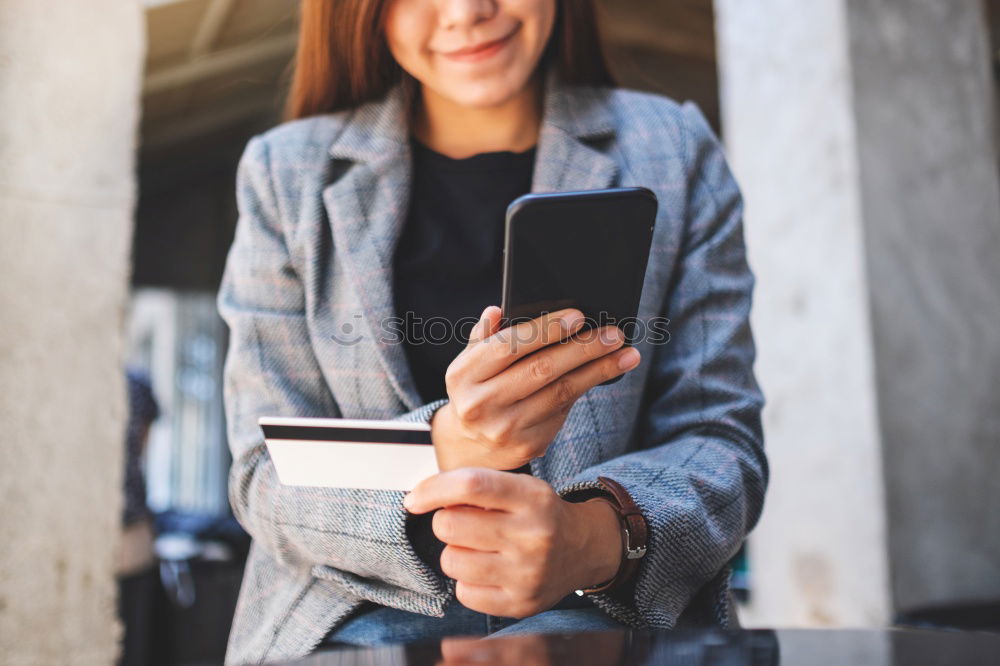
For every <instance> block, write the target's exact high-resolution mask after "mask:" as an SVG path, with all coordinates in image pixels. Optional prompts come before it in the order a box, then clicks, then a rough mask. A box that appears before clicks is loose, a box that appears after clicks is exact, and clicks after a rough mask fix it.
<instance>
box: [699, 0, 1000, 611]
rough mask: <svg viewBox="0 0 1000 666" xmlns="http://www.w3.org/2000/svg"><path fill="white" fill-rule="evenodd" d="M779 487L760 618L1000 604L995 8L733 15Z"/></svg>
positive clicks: (809, 8)
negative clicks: (989, 28) (991, 42)
mask: <svg viewBox="0 0 1000 666" xmlns="http://www.w3.org/2000/svg"><path fill="white" fill-rule="evenodd" d="M715 5H716V22H717V23H716V29H717V34H718V39H719V70H720V78H721V91H722V106H723V130H724V134H725V138H726V143H727V147H728V149H729V155H730V159H731V161H732V164H733V168H734V171H735V172H736V176H737V178H738V179H739V180H740V183H741V185H742V187H743V191H744V195H745V198H746V204H747V218H746V224H747V243H748V247H749V252H750V261H751V265H752V268H753V269H754V271H755V273H756V274H757V276H758V290H757V298H756V305H755V307H756V311H755V313H754V326H755V333H756V336H757V341H758V347H759V363H758V372H759V376H760V379H761V382H762V385H763V388H764V391H765V395H766V396H767V398H768V401H769V402H768V405H767V408H766V413H765V430H766V437H767V446H768V450H769V454H770V457H771V461H772V464H773V476H772V486H771V490H770V493H769V497H768V500H767V505H766V507H765V511H764V517H763V519H762V521H761V524H760V527H759V529H758V530H757V532H756V533H755V534H754V536H753V537H752V538H751V541H750V558H751V568H752V571H753V576H754V590H753V600H752V603H751V606H750V608H749V613H748V614H747V618H748V620H749V621H750V622H753V623H764V624H778V625H805V626H813V625H834V626H836V625H840V626H843V625H877V624H883V623H886V622H888V621H890V620H891V618H892V617H894V616H895V615H896V614H898V613H900V612H908V611H912V610H915V609H919V608H924V607H928V606H938V605H946V604H957V603H966V602H970V601H975V600H980V599H989V598H994V599H995V598H998V597H1000V482H998V480H997V469H1000V446H998V443H1000V345H998V344H997V336H996V328H997V325H998V324H1000V289H998V288H997V286H998V285H1000V261H998V257H1000V193H998V176H997V162H996V155H995V153H994V146H993V142H992V140H991V136H992V107H991V90H992V88H991V86H992V84H991V82H990V79H989V71H988V63H989V56H988V53H987V48H986V40H985V31H984V21H983V16H982V7H981V5H980V3H979V2H974V1H972V0H964V1H961V2H940V1H939V0H813V1H811V2H807V3H804V2H799V1H798V0H759V1H758V2H753V3H747V2H744V1H743V0H716V2H715Z"/></svg>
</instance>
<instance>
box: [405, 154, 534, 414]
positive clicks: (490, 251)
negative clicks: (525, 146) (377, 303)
mask: <svg viewBox="0 0 1000 666" xmlns="http://www.w3.org/2000/svg"><path fill="white" fill-rule="evenodd" d="M411 145H412V148H413V186H412V188H413V189H412V195H411V197H410V208H409V212H408V215H407V218H406V225H405V227H404V229H403V233H402V235H401V237H400V239H399V244H398V245H397V247H396V251H395V255H394V258H393V271H394V284H393V290H394V296H395V308H396V313H397V315H398V316H400V317H403V318H404V321H405V328H404V330H405V331H406V336H405V340H404V347H405V350H406V357H407V360H408V361H409V365H410V369H411V371H412V373H413V378H414V380H415V381H416V385H417V390H418V391H419V392H420V395H421V397H422V398H423V401H424V402H425V403H426V402H431V401H433V400H437V399H438V398H445V397H447V392H446V391H445V384H444V373H445V370H446V369H447V368H448V364H450V363H451V361H452V360H453V359H454V358H455V357H456V356H457V355H458V353H459V352H461V351H462V349H463V348H464V347H465V344H466V342H467V341H468V338H469V333H470V331H471V330H472V326H473V325H474V324H475V322H476V320H477V319H478V317H479V315H480V314H481V313H482V311H483V309H484V308H485V307H486V306H487V305H500V293H501V289H502V278H503V237H504V217H505V215H506V212H507V205H508V204H509V203H510V202H511V201H513V200H514V199H516V198H517V197H519V196H520V195H522V194H526V193H528V192H530V191H531V176H532V171H533V168H534V162H535V149H534V148H531V149H529V150H527V151H525V152H523V153H514V152H511V151H499V152H492V153H479V154H478V155H473V156H472V157H466V158H463V159H454V158H451V157H448V156H447V155H443V154H441V153H438V152H436V151H434V150H431V149H430V148H428V147H427V146H425V145H423V144H422V143H420V142H419V141H417V140H416V139H413V140H411Z"/></svg>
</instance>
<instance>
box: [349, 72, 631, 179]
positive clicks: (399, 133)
mask: <svg viewBox="0 0 1000 666" xmlns="http://www.w3.org/2000/svg"><path fill="white" fill-rule="evenodd" d="M607 97H608V90H607V89H602V88H593V87H589V86H571V85H568V84H566V83H564V82H563V81H562V79H561V77H559V75H558V73H557V70H556V69H555V68H554V67H550V68H548V69H547V70H546V71H545V74H544V101H543V111H542V125H541V133H542V136H540V137H539V150H541V149H542V148H544V145H543V144H544V143H545V141H544V139H545V137H544V134H545V132H546V130H548V131H549V133H552V132H554V131H555V132H562V133H565V134H567V135H569V136H571V137H574V138H576V139H581V140H584V141H588V140H594V139H601V138H608V137H611V136H613V135H614V133H615V123H614V116H613V114H612V111H611V109H610V108H609V105H608V99H607ZM411 101H412V100H411V99H410V97H409V95H407V90H406V88H405V86H403V85H402V84H397V85H395V86H393V87H392V88H390V89H389V91H388V92H387V93H386V95H385V96H384V97H382V98H381V99H378V100H373V101H370V102H367V103H365V104H362V105H361V106H359V107H357V108H356V109H354V111H353V112H352V113H351V115H350V117H349V119H348V120H347V122H345V123H344V125H343V127H342V130H341V132H340V133H339V134H338V135H337V136H336V137H335V138H334V140H333V142H332V143H331V145H330V155H331V156H332V157H334V158H335V159H346V160H351V161H354V162H366V163H369V164H372V163H376V164H377V163H381V162H388V161H391V160H392V159H394V158H396V157H398V156H399V154H400V153H402V152H404V151H405V147H406V145H407V142H408V141H409V126H408V117H409V109H410V104H411Z"/></svg>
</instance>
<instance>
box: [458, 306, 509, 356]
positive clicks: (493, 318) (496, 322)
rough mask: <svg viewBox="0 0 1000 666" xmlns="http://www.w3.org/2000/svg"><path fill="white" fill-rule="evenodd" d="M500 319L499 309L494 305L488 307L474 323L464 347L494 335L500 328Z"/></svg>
mask: <svg viewBox="0 0 1000 666" xmlns="http://www.w3.org/2000/svg"><path fill="white" fill-rule="evenodd" d="M500 319H501V312H500V308H498V307H497V306H495V305H490V306H488V307H487V308H486V309H485V310H483V313H482V314H481V315H479V321H477V322H476V325H475V326H473V327H472V331H471V332H470V333H469V342H468V344H467V345H466V346H467V347H471V346H472V345H474V344H476V343H477V342H482V341H483V340H484V339H486V338H488V337H490V336H491V335H493V334H494V333H496V332H497V329H498V328H499V326H500Z"/></svg>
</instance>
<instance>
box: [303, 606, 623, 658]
mask: <svg viewBox="0 0 1000 666" xmlns="http://www.w3.org/2000/svg"><path fill="white" fill-rule="evenodd" d="M623 627H624V625H623V624H621V623H620V622H618V621H617V620H613V619H612V618H611V617H609V616H608V614H607V613H605V612H604V611H603V610H601V609H600V608H598V607H596V606H594V604H593V603H592V602H591V601H590V600H589V599H587V598H585V597H578V596H576V594H569V595H567V596H566V597H564V598H563V599H562V600H561V601H560V602H559V603H558V604H556V605H555V606H554V607H552V608H551V609H549V610H547V611H543V612H541V613H538V614H537V615H532V616H530V617H526V618H523V619H517V618H510V617H498V616H495V615H486V614H485V613H479V612H476V611H473V610H469V609H468V608H466V607H465V606H463V605H462V604H460V603H459V602H458V600H456V599H454V598H453V599H452V600H451V601H450V602H449V604H448V606H447V607H445V612H444V617H431V616H429V615H421V614H419V613H410V612H408V611H402V610H398V609H396V608H390V607H387V606H379V605H377V604H372V603H367V604H366V605H365V606H363V607H362V608H360V609H359V610H358V611H356V612H355V613H353V614H352V615H351V616H350V617H348V618H347V620H345V621H344V623H343V624H341V625H340V626H338V627H336V628H335V629H334V630H333V631H331V632H330V633H329V634H327V635H326V637H325V638H324V639H323V642H322V643H320V645H319V646H317V647H318V648H320V649H322V648H331V647H338V646H341V647H343V646H347V645H365V646H371V645H386V644H390V643H408V642H410V641H416V640H425V639H440V638H444V637H446V636H507V635H511V634H523V633H553V632H563V631H597V630H602V629H621V628H623Z"/></svg>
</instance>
